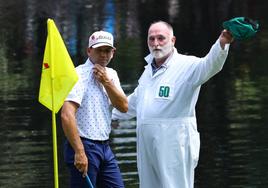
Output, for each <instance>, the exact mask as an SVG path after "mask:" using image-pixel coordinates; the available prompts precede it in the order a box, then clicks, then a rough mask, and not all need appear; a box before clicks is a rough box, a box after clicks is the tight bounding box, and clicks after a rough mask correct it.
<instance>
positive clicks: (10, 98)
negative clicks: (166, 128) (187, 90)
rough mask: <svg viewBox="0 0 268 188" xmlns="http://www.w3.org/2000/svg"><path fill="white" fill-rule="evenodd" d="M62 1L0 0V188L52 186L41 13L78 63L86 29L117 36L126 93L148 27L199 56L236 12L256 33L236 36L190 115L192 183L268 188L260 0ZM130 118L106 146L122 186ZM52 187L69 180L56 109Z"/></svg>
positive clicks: (267, 32)
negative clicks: (194, 161)
mask: <svg viewBox="0 0 268 188" xmlns="http://www.w3.org/2000/svg"><path fill="white" fill-rule="evenodd" d="M239 2H240V1H217V2H216V1H215V2H214V1H208V0H206V1H202V0H167V1H160V0H155V1H151V0H150V1H149V0H136V1H133V0H125V1H115V0H86V1H82V0H68V1H67V0H66V1H52V0H48V1H34V0H26V1H15V0H9V1H1V2H0V26H1V27H0V66H1V69H0V74H1V77H0V102H1V107H0V113H1V118H0V129H1V131H0V142H1V145H0V150H1V155H0V187H3V188H6V187H12V188H21V187H23V188H25V187H27V188H31V187H38V188H40V187H53V185H54V179H53V178H54V176H53V151H52V129H51V126H52V125H51V112H50V111H49V110H48V109H46V108H45V107H44V106H42V105H41V104H40V103H38V92H39V83H40V75H41V65H42V59H43V53H44V47H45V42H46V20H47V18H52V19H54V21H55V23H56V25H57V27H58V29H59V31H60V33H61V35H62V37H63V39H64V42H65V44H66V47H67V49H68V51H69V53H70V55H71V57H72V60H73V62H74V64H75V65H76V66H77V65H79V64H82V63H84V61H85V60H86V53H85V52H86V46H87V40H88V36H89V34H90V33H92V32H93V31H95V30H99V29H104V30H107V31H110V32H112V33H113V34H114V36H115V41H116V48H117V51H116V54H115V58H114V59H113V61H112V62H111V63H110V65H109V66H110V67H113V68H114V69H116V70H117V72H118V75H119V77H120V80H121V83H122V86H123V89H124V90H125V92H126V93H127V94H130V93H131V92H132V91H133V90H134V88H135V87H136V85H137V80H138V78H139V76H140V75H141V73H142V71H143V67H144V65H145V62H144V60H143V57H144V56H145V55H146V54H147V53H148V49H147V44H146V37H147V29H148V27H149V24H150V23H151V22H153V21H156V20H165V21H168V22H170V23H171V24H172V26H173V27H174V33H175V36H176V47H177V49H178V51H179V52H180V53H182V54H191V55H192V54H193V55H196V56H200V57H201V56H204V55H206V53H207V52H208V50H209V49H210V47H211V45H212V44H213V43H214V41H215V40H216V39H217V37H218V36H219V34H220V32H221V30H222V26H221V24H222V22H223V21H225V20H227V19H230V18H232V17H236V16H248V17H251V18H253V19H256V20H259V22H260V25H261V30H260V32H259V33H258V34H257V36H256V37H254V38H253V39H250V40H246V41H235V42H234V43H233V44H232V45H231V48H230V52H229V56H228V59H227V62H226V64H225V66H224V68H223V70H222V71H221V72H220V73H219V74H217V75H216V76H214V77H213V78H212V79H210V80H209V81H208V82H207V83H206V84H204V85H203V86H202V89H201V93H200V97H199V100H198V103H197V108H196V113H197V120H198V130H199V132H200V133H201V151H200V159H199V164H198V166H197V169H196V178H195V187H196V188H214V187H215V188H216V187H217V188H227V187H230V188H263V187H267V186H268V173H267V168H268V162H267V158H268V137H267V134H268V127H267V124H268V118H267V114H268V97H267V93H268V85H267V83H268V74H267V73H268V71H267V70H268V63H267V61H268V54H267V50H268V25H267V23H268V11H267V10H266V8H267V7H268V1H267V2H266V1H261V0H255V1H252V0H245V1H243V3H242V4H241V3H239ZM135 128H136V121H135V119H133V120H130V121H122V122H120V124H119V127H117V128H115V129H113V130H112V134H111V146H112V148H113V150H114V152H115V154H116V156H117V159H118V161H119V165H120V168H121V171H122V174H123V178H124V182H125V185H126V187H127V188H136V187H138V184H139V182H138V174H137V168H136V133H135ZM57 135H58V137H57V141H58V160H59V187H68V181H69V180H68V178H69V174H68V171H67V168H66V166H65V164H64V162H63V151H62V150H63V148H62V145H63V142H64V140H65V137H64V134H63V132H62V128H61V122H60V119H59V114H58V115H57Z"/></svg>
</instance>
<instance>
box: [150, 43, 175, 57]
mask: <svg viewBox="0 0 268 188" xmlns="http://www.w3.org/2000/svg"><path fill="white" fill-rule="evenodd" d="M172 49H173V44H172V43H167V44H166V45H164V46H161V47H158V48H152V47H149V50H150V52H151V55H152V56H153V57H154V58H155V59H161V58H163V57H166V56H167V55H168V54H169V53H170V52H171V51H172Z"/></svg>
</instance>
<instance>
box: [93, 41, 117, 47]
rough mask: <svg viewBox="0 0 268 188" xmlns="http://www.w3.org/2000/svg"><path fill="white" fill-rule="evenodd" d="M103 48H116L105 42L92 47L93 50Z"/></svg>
mask: <svg viewBox="0 0 268 188" xmlns="http://www.w3.org/2000/svg"><path fill="white" fill-rule="evenodd" d="M101 46H109V47H112V48H114V47H113V46H112V45H111V44H108V43H104V42H101V43H97V44H94V45H92V46H91V47H92V48H98V47H101Z"/></svg>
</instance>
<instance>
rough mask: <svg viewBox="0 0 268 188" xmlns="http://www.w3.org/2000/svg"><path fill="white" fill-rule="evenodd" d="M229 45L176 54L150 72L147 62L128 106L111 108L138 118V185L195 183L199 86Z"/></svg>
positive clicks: (184, 187)
mask: <svg viewBox="0 0 268 188" xmlns="http://www.w3.org/2000/svg"><path fill="white" fill-rule="evenodd" d="M228 49H229V45H226V46H225V49H224V50H222V48H221V46H220V43H219V40H217V42H216V43H215V44H214V45H213V46H212V48H211V50H210V52H209V53H208V54H207V55H206V56H205V57H203V58H198V57H194V56H186V55H182V54H179V53H178V52H177V50H176V48H174V52H173V54H172V55H171V56H170V57H169V58H168V59H167V61H166V62H165V66H164V68H161V69H160V70H158V71H157V72H156V73H155V74H154V75H153V74H152V67H151V65H150V63H151V62H152V60H153V57H152V56H151V55H148V56H147V57H146V58H145V60H146V61H147V63H148V65H147V66H146V67H145V70H144V72H143V74H142V76H141V77H140V79H139V85H138V87H137V88H136V89H135V91H134V92H133V93H132V94H131V95H129V96H128V101H129V111H128V112H127V113H125V114H124V113H120V112H119V111H117V110H113V117H112V118H113V119H130V118H132V117H135V116H136V117H137V165H138V173H139V181H140V188H193V186H194V169H195V167H196V165H197V162H198V158H199V148H200V138H199V133H198V131H197V125H196V117H195V106H196V102H197V99H198V95H199V91H200V86H201V85H202V84H203V83H204V82H206V81H207V80H208V79H209V78H211V77H212V76H213V75H215V74H216V73H217V72H219V71H220V70H221V69H222V67H223V64H224V62H225V60H226V57H227V54H228Z"/></svg>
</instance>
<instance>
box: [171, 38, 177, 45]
mask: <svg viewBox="0 0 268 188" xmlns="http://www.w3.org/2000/svg"><path fill="white" fill-rule="evenodd" d="M171 41H172V43H173V45H175V42H176V37H175V36H173V37H172V39H171Z"/></svg>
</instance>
